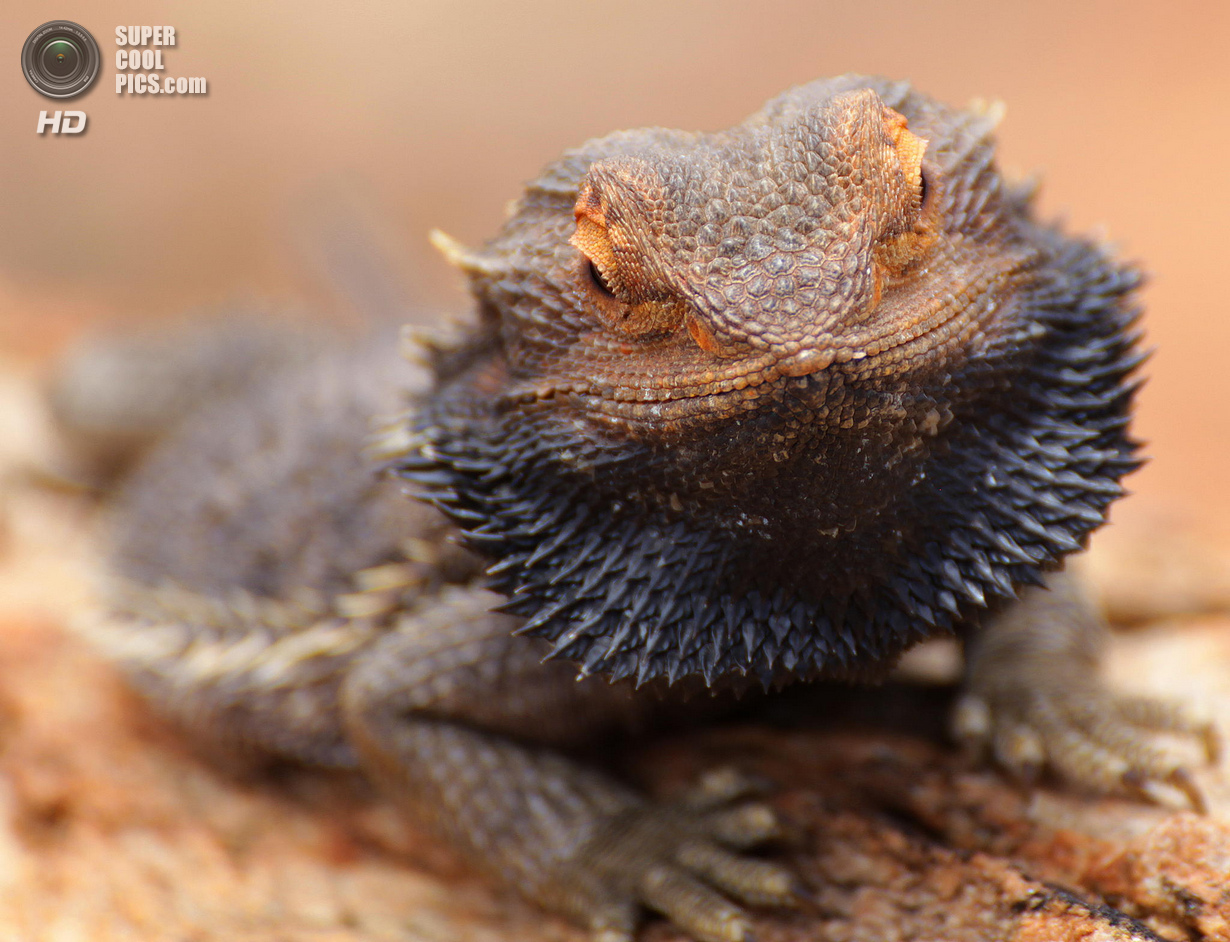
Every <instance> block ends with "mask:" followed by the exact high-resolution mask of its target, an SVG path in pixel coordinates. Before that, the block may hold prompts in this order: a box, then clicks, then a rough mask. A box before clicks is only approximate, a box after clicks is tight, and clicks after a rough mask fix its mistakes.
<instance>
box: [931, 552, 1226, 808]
mask: <svg viewBox="0 0 1230 942" xmlns="http://www.w3.org/2000/svg"><path fill="white" fill-rule="evenodd" d="M1106 635H1107V627H1106V625H1105V623H1104V622H1103V620H1102V618H1101V616H1100V615H1099V614H1098V612H1097V611H1096V610H1095V608H1094V607H1093V605H1092V603H1091V601H1090V600H1089V599H1088V598H1087V597H1086V595H1085V593H1084V592H1083V591H1082V589H1081V586H1080V585H1079V584H1078V582H1077V580H1076V579H1075V578H1074V577H1073V576H1071V575H1070V574H1068V573H1063V572H1060V573H1056V574H1054V575H1052V576H1051V577H1050V578H1049V579H1048V580H1047V584H1046V585H1045V586H1044V587H1034V588H1029V589H1026V590H1025V591H1023V592H1022V593H1021V596H1020V599H1019V601H1018V602H1017V603H1016V604H1015V605H1013V606H1012V607H1011V608H1009V609H1008V610H1006V611H1005V612H1004V613H1003V614H1001V615H999V616H998V617H996V618H995V619H993V620H992V621H991V622H990V623H989V624H988V625H986V627H985V628H984V629H982V630H981V631H980V632H978V633H976V634H974V635H973V636H971V637H970V638H969V639H968V641H967V644H966V673H967V681H966V692H965V695H964V696H963V697H962V699H961V701H960V702H959V703H958V706H957V710H956V714H955V718H954V725H955V727H956V732H957V735H958V736H959V737H960V738H961V739H962V740H964V741H965V742H966V743H967V744H969V745H971V746H973V747H975V748H978V749H983V748H986V747H989V748H990V749H991V751H993V753H994V755H995V758H996V759H997V760H998V761H999V762H1000V763H1001V764H1003V765H1004V766H1006V767H1007V768H1008V769H1009V770H1010V771H1012V772H1014V773H1015V774H1016V775H1017V776H1018V777H1020V778H1022V779H1024V780H1026V781H1032V780H1033V779H1034V778H1035V777H1036V776H1037V774H1038V773H1039V772H1040V771H1041V770H1042V769H1043V767H1050V768H1051V769H1053V770H1054V771H1056V772H1058V773H1059V774H1060V775H1062V776H1063V777H1064V778H1066V779H1068V780H1069V781H1071V782H1074V783H1076V784H1078V785H1083V786H1086V787H1088V788H1091V789H1093V790H1096V791H1099V792H1105V793H1115V792H1118V793H1130V794H1134V795H1136V796H1138V797H1146V798H1150V799H1153V800H1156V799H1158V798H1159V797H1162V790H1161V789H1159V786H1163V787H1164V786H1170V787H1172V788H1175V789H1178V790H1179V791H1180V792H1182V793H1183V794H1184V795H1185V796H1186V797H1187V800H1188V801H1189V802H1190V803H1191V804H1192V806H1193V807H1195V808H1196V809H1198V810H1202V809H1203V807H1204V801H1203V798H1202V796H1201V794H1200V792H1199V790H1198V789H1197V788H1196V786H1195V784H1194V783H1193V781H1192V779H1191V776H1190V774H1189V772H1188V770H1187V768H1186V765H1185V763H1184V757H1183V755H1182V754H1181V753H1180V752H1178V751H1176V750H1175V749H1173V748H1169V747H1168V744H1167V743H1166V742H1165V737H1166V736H1178V737H1194V738H1196V739H1198V740H1199V741H1201V742H1202V743H1203V745H1204V748H1205V751H1206V753H1207V756H1208V759H1209V761H1214V760H1215V758H1216V754H1217V739H1216V736H1215V734H1214V731H1213V729H1212V727H1211V725H1210V724H1208V723H1201V722H1197V721H1195V720H1193V719H1192V718H1191V717H1189V716H1188V715H1187V714H1186V713H1185V712H1184V711H1183V710H1182V709H1180V708H1179V707H1178V706H1176V705H1173V704H1170V703H1167V702H1165V701H1162V700H1156V699H1152V698H1147V697H1138V696H1122V695H1118V694H1115V693H1114V692H1112V691H1111V690H1109V689H1108V688H1107V687H1106V686H1104V685H1103V684H1102V682H1101V681H1100V680H1099V679H1098V669H1099V666H1100V661H1101V655H1102V650H1103V648H1104V646H1105V640H1106Z"/></svg>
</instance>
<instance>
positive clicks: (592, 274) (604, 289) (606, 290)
mask: <svg viewBox="0 0 1230 942" xmlns="http://www.w3.org/2000/svg"><path fill="white" fill-rule="evenodd" d="M585 268H586V270H587V271H588V272H589V278H590V281H592V282H593V283H594V287H595V288H597V289H598V290H599V291H600V292H601V293H602V294H604V295H606V296H607V297H608V298H611V299H612V300H613V299H614V298H615V292H614V291H612V290H611V286H610V285H609V284H607V280H606V278H604V277H603V276H602V272H601V271H599V270H598V266H597V265H595V264H594V263H593V261H592V260H590V259H586V265H585Z"/></svg>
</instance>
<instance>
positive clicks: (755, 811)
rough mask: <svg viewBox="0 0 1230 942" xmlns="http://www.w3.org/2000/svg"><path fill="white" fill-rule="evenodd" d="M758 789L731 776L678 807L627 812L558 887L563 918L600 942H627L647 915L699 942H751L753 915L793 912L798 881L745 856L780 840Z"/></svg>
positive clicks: (726, 773) (716, 776) (703, 786)
mask: <svg viewBox="0 0 1230 942" xmlns="http://www.w3.org/2000/svg"><path fill="white" fill-rule="evenodd" d="M758 788H759V786H758V783H757V782H755V781H754V780H752V779H749V778H747V777H745V776H742V775H740V774H739V773H736V772H733V771H731V770H725V769H724V770H718V771H715V772H711V773H709V774H708V775H705V776H704V777H702V779H701V781H700V782H699V784H698V785H697V786H696V787H695V788H694V789H693V790H692V791H691V792H690V793H689V794H688V795H686V796H685V797H684V798H683V799H682V800H680V801H678V802H674V803H671V804H666V805H640V806H637V807H635V808H632V809H628V810H625V811H623V812H621V813H619V814H618V815H617V816H615V817H614V818H612V820H611V821H610V822H609V824H608V825H607V826H606V827H604V828H603V829H602V831H601V832H600V833H599V834H598V835H597V836H596V837H594V838H593V839H592V840H591V841H589V842H588V844H587V845H586V846H585V847H584V848H583V849H582V850H581V852H580V854H579V855H578V857H577V858H576V859H574V860H573V861H572V866H570V867H569V868H568V869H569V872H568V873H567V874H564V875H562V877H561V878H560V880H559V882H558V884H557V885H558V886H559V887H560V888H561V890H562V893H563V896H564V898H563V899H561V900H560V901H559V902H560V905H561V907H562V908H564V909H566V910H568V911H571V912H572V913H574V914H576V915H578V916H580V917H581V919H582V921H584V922H586V923H587V924H588V925H589V927H590V929H591V930H592V931H593V933H594V937H595V939H596V940H599V942H630V940H631V939H632V937H633V933H634V931H635V927H636V923H637V921H638V916H639V910H640V908H641V906H648V907H649V908H650V909H653V910H656V911H657V912H660V913H662V914H663V915H665V916H666V917H667V918H668V919H670V920H671V921H672V922H673V923H674V924H675V925H677V926H678V927H679V928H680V929H682V930H683V931H685V932H687V933H688V934H690V935H691V936H693V937H694V938H696V939H697V940H699V942H744V940H750V938H751V935H750V927H749V923H748V918H747V915H746V914H745V913H744V911H743V909H742V908H741V906H740V905H739V904H744V905H748V906H763V905H769V906H791V905H794V904H795V903H796V902H797V900H798V898H799V894H798V890H797V888H798V881H797V879H796V878H795V876H794V875H793V874H792V873H791V872H790V871H789V870H787V869H786V868H785V867H782V866H780V865H778V864H775V863H770V862H768V861H763V860H755V859H752V858H749V857H745V856H742V855H741V854H739V853H737V851H742V850H747V849H749V848H751V847H754V846H755V845H757V844H762V843H764V842H765V841H767V840H770V839H772V838H775V837H777V836H779V835H780V833H781V828H780V826H779V824H778V821H777V818H776V816H775V815H774V813H773V811H772V810H771V809H770V808H769V807H768V806H767V805H765V804H762V803H760V802H758V801H755V800H754V798H753V795H754V793H755V792H756V791H757V790H758Z"/></svg>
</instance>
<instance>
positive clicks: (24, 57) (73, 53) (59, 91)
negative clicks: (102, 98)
mask: <svg viewBox="0 0 1230 942" xmlns="http://www.w3.org/2000/svg"><path fill="white" fill-rule="evenodd" d="M101 59H102V57H101V55H100V54H99V52H98V43H96V42H95V41H94V37H93V36H91V35H90V32H89V30H87V29H86V28H85V27H83V26H78V25H77V24H76V23H72V22H70V21H68V20H52V21H51V22H50V23H44V24H43V25H42V26H40V27H39V28H38V29H36V30H35V31H34V32H32V33H31V34H30V35H29V37H28V38H27V39H26V44H25V45H24V46H23V47H22V50H21V70H22V72H24V73H25V76H26V81H27V82H29V83H30V85H31V86H32V87H33V88H34V90H35V91H37V92H39V93H40V94H43V95H46V96H47V97H48V98H73V97H75V96H77V95H80V94H81V93H82V92H84V91H85V90H86V89H87V88H89V87H90V86H91V85H93V84H94V80H95V79H96V78H98V66H99V63H100V62H101Z"/></svg>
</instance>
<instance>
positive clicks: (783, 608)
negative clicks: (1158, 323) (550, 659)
mask: <svg viewBox="0 0 1230 942" xmlns="http://www.w3.org/2000/svg"><path fill="white" fill-rule="evenodd" d="M991 124H992V122H991V121H990V120H989V119H988V118H986V117H985V116H979V115H975V114H971V113H966V112H958V111H954V110H951V109H947V108H945V107H943V106H941V105H938V104H937V103H935V102H933V101H931V100H929V99H927V98H925V97H923V96H921V95H918V94H916V93H913V92H911V91H910V90H909V89H908V88H907V87H906V86H904V85H894V84H890V83H886V82H882V81H877V80H867V79H863V78H859V77H845V78H841V79H836V80H832V81H827V82H817V83H813V84H812V85H808V86H803V87H801V88H798V89H794V90H792V91H790V92H787V93H786V94H785V95H783V96H781V97H780V98H778V99H776V100H774V101H772V102H770V103H769V104H768V105H767V106H766V107H765V108H764V109H763V110H762V111H760V112H759V113H757V114H755V115H753V116H752V117H751V118H749V119H748V120H746V121H745V122H743V123H742V124H740V125H738V126H736V127H734V128H732V129H729V130H726V131H722V132H717V133H710V134H700V133H686V132H679V131H666V130H661V129H650V130H642V131H631V132H620V133H617V134H613V135H610V136H608V137H606V138H602V139H600V140H597V141H593V142H590V143H589V144H587V145H585V146H584V147H582V148H580V149H579V150H576V151H573V152H570V153H568V154H566V155H565V156H564V157H563V158H562V159H561V160H560V161H558V162H556V163H555V164H553V165H551V166H549V167H548V168H547V169H546V171H545V172H544V173H543V175H542V176H541V177H540V178H539V179H538V180H537V181H535V182H534V183H533V184H531V185H530V187H529V188H528V190H527V192H526V194H525V195H524V196H523V197H522V198H521V200H520V201H519V202H518V203H517V204H516V205H515V207H514V210H513V212H512V214H511V216H510V218H509V220H508V221H507V223H506V224H505V226H504V227H503V229H502V231H501V232H500V234H499V235H497V237H496V238H495V239H493V240H492V241H491V242H489V243H488V244H487V245H486V246H485V247H484V248H483V249H482V250H480V251H477V252H471V251H468V250H464V249H460V248H459V247H457V246H455V245H451V244H446V246H445V247H446V249H447V250H448V251H449V253H450V254H451V255H452V257H453V258H454V260H455V261H456V262H457V263H458V264H459V265H460V266H461V267H462V268H463V269H464V270H466V271H467V272H468V273H469V276H470V278H471V288H472V290H473V293H474V295H475V297H476V298H477V301H478V305H479V310H480V312H481V313H482V327H481V328H480V331H479V334H478V336H477V337H476V338H475V340H474V341H473V342H472V343H471V344H470V345H469V346H468V347H467V348H466V350H465V351H464V352H462V353H460V354H457V355H455V356H451V357H449V358H446V360H447V362H446V363H443V365H442V366H441V368H440V370H439V373H440V382H439V390H438V393H437V395H436V398H435V399H434V400H433V401H432V402H431V403H429V404H428V405H427V406H426V407H425V408H424V411H423V413H422V417H421V418H420V420H419V421H418V425H417V426H416V436H417V438H416V441H417V442H418V443H419V444H418V445H417V446H416V448H414V449H411V452H410V453H409V456H408V457H407V458H405V459H404V460H403V461H402V464H401V466H402V469H403V473H405V474H407V475H408V476H410V477H412V478H417V479H418V480H419V481H420V483H422V484H425V485H426V486H427V490H428V492H429V493H428V496H429V497H431V496H432V495H433V494H434V499H436V501H437V502H438V503H440V505H441V506H442V507H443V508H444V509H445V510H446V511H447V512H450V513H452V514H453V516H454V517H455V519H457V520H458V521H459V522H460V523H461V524H462V525H463V527H464V528H465V529H466V530H467V531H468V533H469V534H470V536H469V539H470V541H471V543H472V544H473V545H475V546H476V547H478V548H479V549H482V550H484V551H485V552H487V553H489V554H490V555H492V556H494V557H496V558H497V563H496V565H495V567H494V569H493V575H494V578H495V581H496V584H497V585H498V586H499V587H501V588H503V589H504V590H505V591H508V592H509V593H510V594H511V595H512V598H511V600H510V610H512V611H515V612H517V613H519V614H524V615H526V616H527V618H528V619H529V621H528V622H527V625H526V629H525V630H526V631H527V633H530V634H537V635H542V636H545V637H547V638H549V639H550V640H552V641H553V642H554V643H555V651H556V653H557V654H558V655H560V656H566V657H571V658H573V659H574V660H577V661H578V662H579V663H580V665H581V667H582V670H583V671H605V672H608V673H610V674H612V675H614V676H617V677H618V676H624V675H629V674H634V675H635V676H636V677H637V679H638V680H640V681H645V680H648V679H651V678H656V677H660V676H664V677H666V678H668V679H671V680H674V679H678V678H679V677H682V676H687V675H690V674H702V675H703V676H704V677H705V679H706V680H707V681H709V682H710V683H713V682H716V681H717V680H719V679H729V678H731V677H738V676H746V675H749V674H750V675H753V676H757V677H759V678H760V679H762V680H766V681H771V680H772V679H774V678H777V677H781V676H784V675H786V674H797V673H809V674H822V673H832V674H850V673H856V672H859V671H863V670H866V669H871V668H875V667H877V666H883V665H886V664H888V663H891V661H892V659H893V657H894V656H895V654H897V653H898V652H899V651H900V650H901V649H903V648H904V647H905V646H907V645H908V644H910V643H912V642H913V641H915V640H917V639H918V638H920V637H923V636H925V635H927V634H930V633H933V632H935V631H942V630H947V629H950V628H952V627H953V626H954V625H955V624H956V623H957V622H959V621H961V620H965V619H968V618H970V617H973V616H974V615H975V614H976V612H977V611H978V610H980V609H982V608H984V607H985V606H987V605H988V604H991V603H993V602H994V601H995V600H997V599H1002V598H1005V597H1008V596H1010V595H1011V593H1012V592H1013V591H1014V588H1015V586H1016V585H1018V584H1020V583H1022V582H1028V581H1031V580H1034V579H1036V578H1037V576H1038V573H1039V572H1040V571H1041V570H1042V569H1043V568H1047V567H1051V566H1054V565H1056V564H1057V562H1058V560H1059V559H1060V558H1061V557H1062V555H1063V554H1064V553H1066V552H1068V551H1070V550H1072V549H1075V548H1077V547H1078V546H1079V545H1080V540H1081V539H1083V537H1084V535H1085V534H1086V533H1087V532H1088V531H1089V530H1090V529H1092V528H1093V526H1095V525H1096V523H1097V522H1100V521H1101V519H1102V514H1103V512H1104V510H1105V507H1106V505H1107V504H1108V503H1109V501H1110V499H1111V498H1112V497H1113V496H1114V494H1115V493H1117V492H1118V487H1117V483H1116V482H1117V479H1118V477H1119V476H1120V475H1121V474H1123V473H1125V471H1126V470H1127V469H1128V468H1130V467H1131V465H1132V460H1131V445H1130V443H1129V442H1128V441H1127V439H1126V438H1125V437H1124V435H1123V426H1124V416H1125V412H1126V408H1127V395H1126V394H1125V393H1124V389H1123V386H1122V382H1123V380H1124V377H1125V376H1126V375H1127V373H1128V372H1129V371H1130V369H1131V368H1132V366H1133V365H1134V363H1133V361H1132V360H1131V357H1130V347H1131V340H1130V338H1128V337H1126V335H1125V333H1124V332H1125V331H1126V329H1127V325H1128V324H1129V323H1130V322H1131V320H1132V316H1133V315H1132V312H1131V310H1130V308H1129V307H1128V306H1127V305H1125V304H1124V303H1123V300H1122V298H1123V295H1124V294H1125V293H1126V292H1127V291H1128V290H1129V289H1130V288H1131V287H1133V286H1134V284H1135V278H1134V276H1132V275H1131V274H1130V273H1127V272H1125V271H1124V270H1122V269H1120V268H1117V267H1115V266H1113V265H1111V264H1110V263H1109V262H1108V261H1106V259H1105V258H1104V257H1103V256H1102V255H1101V254H1100V253H1099V252H1098V251H1097V250H1096V249H1094V248H1093V247H1091V246H1089V245H1088V244H1086V243H1083V242H1078V241H1074V240H1069V239H1065V238H1063V237H1061V236H1059V235H1058V234H1057V233H1055V232H1054V231H1053V230H1050V229H1046V228H1044V227H1040V226H1039V225H1038V224H1037V223H1035V222H1034V221H1033V220H1032V218H1031V217H1030V214H1029V209H1028V205H1027V204H1028V200H1027V198H1026V197H1025V196H1024V195H1022V194H1021V193H1020V192H1018V191H1016V190H1014V189H1013V188H1011V187H1009V186H1008V185H1007V184H1005V183H1004V181H1003V180H1002V179H1001V177H1000V176H999V174H998V173H997V171H996V170H995V168H994V165H993V161H992V158H993V147H992V144H991V142H990V139H989V134H990V130H991ZM1076 310H1082V311H1083V312H1084V313H1083V314H1082V318H1083V319H1082V320H1081V321H1080V323H1079V324H1078V325H1076V326H1073V325H1070V324H1067V322H1066V321H1065V322H1064V324H1063V325H1058V326H1057V323H1058V322H1057V320H1056V319H1057V318H1058V319H1060V320H1062V319H1063V318H1065V317H1066V318H1069V319H1070V316H1071V314H1072V312H1073V311H1076ZM1053 311H1059V312H1061V313H1059V314H1054V313H1053ZM1090 350H1093V351H1096V353H1095V355H1092V359H1091V358H1090V356H1089V355H1088V354H1089V352H1090ZM1054 351H1059V353H1058V354H1054V355H1052V354H1053V352H1054ZM1054 356H1058V357H1059V361H1058V362H1057V361H1055V360H1054ZM1080 356H1085V359H1087V360H1090V363H1091V368H1092V369H1093V370H1094V371H1095V373H1096V376H1097V377H1099V378H1100V380H1104V381H1102V382H1101V387H1100V395H1101V400H1100V403H1099V405H1098V406H1097V407H1096V408H1094V409H1093V413H1097V414H1096V417H1095V416H1094V415H1093V413H1091V412H1089V410H1088V409H1086V410H1085V412H1083V413H1081V414H1080V415H1077V414H1076V413H1077V412H1079V411H1080V410H1070V411H1072V415H1071V416H1069V417H1068V418H1067V419H1061V421H1060V422H1059V424H1060V425H1062V424H1063V422H1064V421H1068V422H1070V424H1071V428H1067V430H1066V431H1064V432H1054V431H1052V432H1051V433H1046V434H1043V433H1044V432H1046V430H1045V429H1042V428H1039V427H1038V426H1039V424H1040V423H1041V424H1042V425H1046V423H1048V422H1051V421H1052V420H1054V419H1055V418H1056V415H1055V412H1056V410H1055V409H1054V408H1053V407H1054V406H1055V405H1056V403H1058V402H1060V401H1061V400H1063V398H1064V396H1066V395H1067V394H1068V393H1067V392H1065V387H1064V376H1067V381H1069V383H1070V384H1075V385H1077V386H1080V385H1082V384H1084V385H1088V384H1087V383H1086V382H1085V380H1087V379H1089V378H1090V377H1092V376H1094V373H1090V374H1088V375H1086V376H1083V377H1080V378H1077V377H1076V376H1075V373H1072V370H1071V369H1068V367H1065V366H1063V364H1068V360H1070V359H1071V358H1073V357H1076V358H1077V359H1079V358H1080ZM1065 357H1067V358H1068V359H1067V360H1065V359H1064V358H1065ZM1093 361H1097V365H1096V366H1093V365H1092V363H1093ZM1069 366H1070V364H1069ZM1064 369H1068V373H1070V374H1071V375H1067V374H1064V373H1063V370H1064ZM1078 372H1079V371H1078ZM1060 411H1062V410H1060ZM1112 426H1113V427H1112ZM1065 435H1067V436H1068V438H1067V441H1068V442H1069V444H1071V445H1072V448H1071V449H1068V450H1067V451H1066V452H1065V453H1064V454H1062V455H1061V454H1059V453H1058V452H1055V451H1053V450H1052V444H1053V440H1054V439H1055V438H1056V437H1058V438H1060V439H1062V438H1064V436H1065ZM1014 436H1015V437H1014ZM1039 436H1041V437H1039ZM1073 436H1079V437H1080V439H1081V441H1083V442H1084V443H1085V444H1089V443H1090V442H1091V441H1093V440H1094V439H1096V442H1095V449H1094V450H1095V451H1096V452H1097V455H1096V456H1093V455H1092V453H1090V454H1083V453H1082V454H1080V455H1078V454H1076V451H1079V448H1078V447H1077V445H1078V444H1079V443H1078V442H1077V439H1076V438H1074V437H1073ZM1027 442H1033V445H1034V446H1036V447H1035V448H1034V449H1033V451H1034V452H1035V453H1036V455H1035V458H1034V460H1033V464H1031V463H1030V460H1026V461H1025V465H1027V466H1028V467H1027V468H1026V469H1025V470H1021V471H1019V472H1016V471H1010V470H1009V468H1008V463H1006V462H1007V458H1006V456H1007V455H1012V456H1013V457H1014V459H1015V458H1020V457H1021V456H1022V455H1023V454H1025V452H1028V451H1030V449H1029V447H1028V445H1027ZM1073 449H1075V451H1074V450H1073ZM1091 460H1093V461H1094V464H1095V465H1096V467H1094V466H1093V465H1091V464H1090V461H1091ZM1034 465H1036V467H1034ZM1076 467H1080V468H1083V469H1084V475H1083V478H1082V480H1081V482H1080V483H1076V482H1075V477H1073V476H1072V474H1071V472H1072V469H1073V468H1076ZM996 473H998V474H1000V475H1001V477H1002V478H1003V481H1004V487H1006V488H1007V490H1008V491H1012V492H1013V493H1014V494H1015V492H1016V491H1017V490H1022V489H1023V490H1024V491H1029V494H1028V495H1027V496H1025V497H1020V495H1016V496H1015V497H1013V496H1011V495H1010V496H1008V497H1006V498H1005V499H1004V500H999V501H998V502H997V500H996V499H994V498H995V497H996V495H995V493H994V491H995V486H994V485H991V484H988V480H990V479H989V478H988V477H987V475H989V474H990V475H993V474H996ZM1065 474H1067V475H1069V476H1070V477H1072V479H1071V480H1069V481H1068V485H1067V490H1066V491H1064V499H1066V500H1068V503H1069V504H1070V505H1071V509H1070V510H1065V511H1064V512H1063V513H1060V514H1056V513H1055V511H1054V507H1053V506H1051V507H1050V510H1049V511H1048V512H1047V513H1046V514H1041V512H1040V508H1042V507H1044V506H1050V505H1052V504H1054V503H1055V502H1056V501H1057V500H1058V499H1059V498H1057V497H1056V496H1055V495H1054V494H1053V493H1052V490H1053V488H1052V487H1051V485H1052V484H1054V481H1055V480H1058V477H1062V476H1063V475H1065ZM1048 476H1049V478H1050V479H1051V480H1050V482H1049V483H1048V482H1047V480H1046V478H1047V477H1048ZM1077 476H1079V475H1077ZM433 482H434V483H433ZM1031 488H1032V490H1031ZM988 495H990V496H989V497H988ZM999 496H1001V497H1003V496H1004V495H999ZM1018 498H1020V499H1018ZM1014 500H1015V501H1016V504H1013V501H1014ZM1048 501H1049V502H1050V504H1048ZM1001 505H1002V506H1001ZM1040 517H1045V519H1041V518H1040ZM1057 517H1058V518H1061V519H1059V520H1058V522H1057V519H1056V518H1057ZM1010 518H1011V519H1010ZM1017 518H1021V519H1017ZM1031 528H1032V529H1031ZM1051 530H1053V532H1050V531H1051ZM1035 531H1046V535H1042V536H1040V535H1039V533H1038V532H1035Z"/></svg>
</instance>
